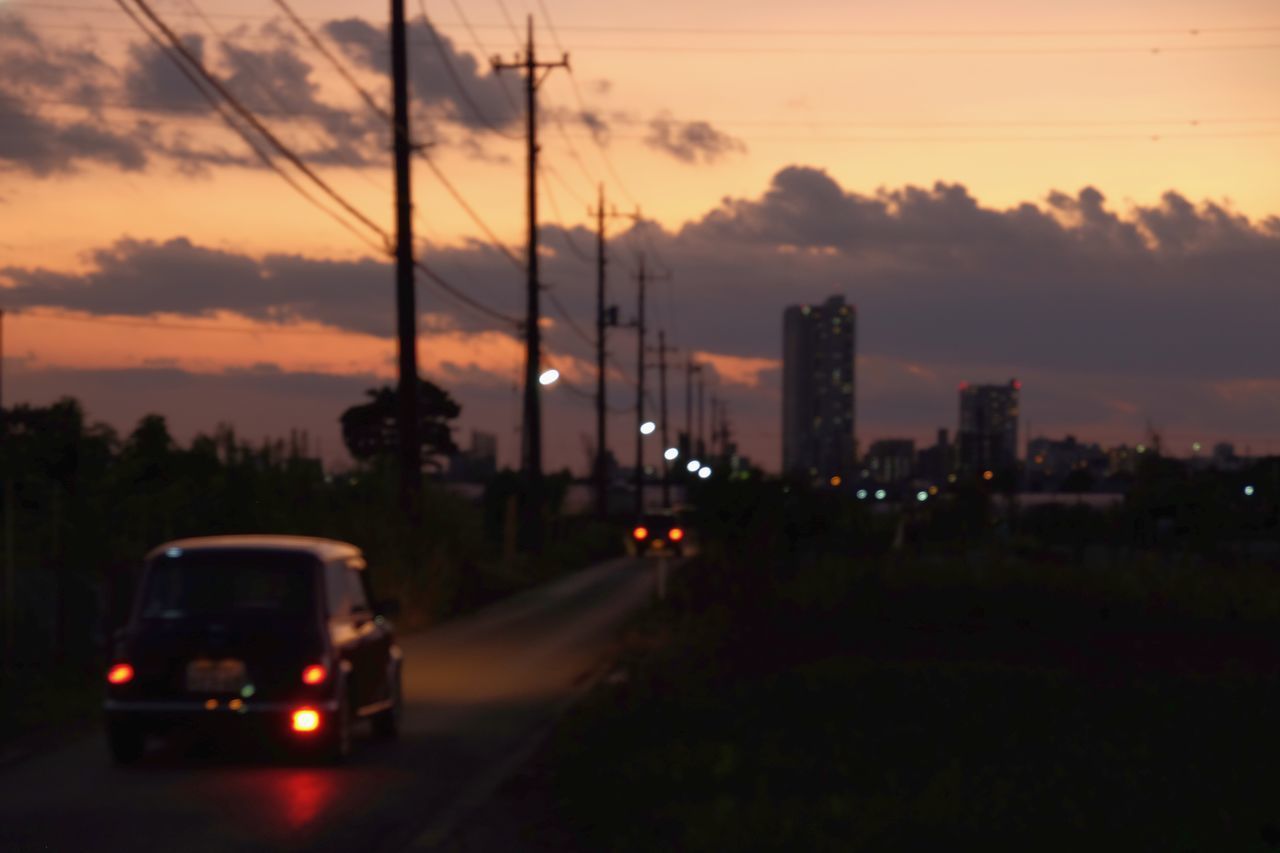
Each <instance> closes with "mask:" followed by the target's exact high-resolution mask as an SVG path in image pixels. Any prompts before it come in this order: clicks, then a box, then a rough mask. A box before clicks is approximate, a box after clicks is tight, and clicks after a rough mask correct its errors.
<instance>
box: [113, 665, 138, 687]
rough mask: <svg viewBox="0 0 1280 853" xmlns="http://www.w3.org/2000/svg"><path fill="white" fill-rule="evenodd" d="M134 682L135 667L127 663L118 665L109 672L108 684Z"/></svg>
mask: <svg viewBox="0 0 1280 853" xmlns="http://www.w3.org/2000/svg"><path fill="white" fill-rule="evenodd" d="M130 681H133V667H131V666H129V664H127V663H118V664H116V665H115V666H113V667H111V669H109V670H107V682H108V683H110V684H128V683H129V682H130Z"/></svg>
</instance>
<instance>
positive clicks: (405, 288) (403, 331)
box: [391, 0, 422, 524]
mask: <svg viewBox="0 0 1280 853" xmlns="http://www.w3.org/2000/svg"><path fill="white" fill-rule="evenodd" d="M391 82H392V87H391V88H392V101H393V105H392V106H393V113H394V114H393V116H392V121H393V123H394V128H393V130H394V136H395V172H396V340H397V356H398V360H397V364H398V381H397V384H396V396H397V397H398V398H399V411H398V413H397V414H398V417H397V420H398V424H397V426H398V437H399V441H400V506H401V508H402V510H403V511H404V513H405V514H406V515H407V516H408V517H409V519H410V522H411V523H413V524H416V523H417V522H418V510H419V499H420V497H421V494H422V451H421V449H420V448H421V445H420V443H419V441H418V314H417V307H416V305H415V301H416V300H415V294H414V289H413V201H412V198H411V196H410V183H409V153H410V148H411V142H410V139H409V70H408V59H407V52H406V48H405V21H404V0H391Z"/></svg>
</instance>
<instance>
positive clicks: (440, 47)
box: [277, 0, 524, 140]
mask: <svg viewBox="0 0 1280 853" xmlns="http://www.w3.org/2000/svg"><path fill="white" fill-rule="evenodd" d="M277 2H281V0H277ZM418 6H419V8H421V10H422V20H423V23H425V24H426V25H427V30H428V31H429V32H430V33H431V40H432V41H433V42H434V43H435V46H436V52H437V53H439V54H440V58H441V59H442V60H444V67H445V70H446V71H447V72H448V73H449V79H451V80H452V81H453V85H454V88H456V89H457V90H458V94H459V95H461V96H462V99H463V100H464V101H466V102H467V106H469V107H470V108H471V112H472V113H474V114H475V117H476V118H478V119H479V120H480V123H481V124H483V125H484V126H485V127H487V128H489V130H491V131H492V132H493V133H496V134H497V135H498V136H501V137H502V138H504V139H517V140H519V139H523V138H524V137H523V136H521V135H520V134H518V133H511V132H510V131H506V130H503V129H502V128H500V127H498V126H497V125H496V124H494V123H493V121H492V120H490V118H489V116H487V115H486V114H485V112H484V110H482V109H480V105H479V104H477V103H476V102H475V100H474V99H473V98H472V97H471V93H470V92H469V91H467V87H466V84H465V83H463V82H462V77H460V76H459V75H458V69H457V68H455V67H454V65H453V57H451V56H450V55H449V51H447V50H446V49H445V46H444V42H442V41H441V40H440V34H439V33H438V32H436V28H435V27H434V26H433V25H432V23H431V19H430V18H429V17H427V4H426V2H425V0H418ZM503 91H506V90H505V89H504V90H503Z"/></svg>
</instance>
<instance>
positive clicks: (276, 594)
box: [142, 550, 318, 619]
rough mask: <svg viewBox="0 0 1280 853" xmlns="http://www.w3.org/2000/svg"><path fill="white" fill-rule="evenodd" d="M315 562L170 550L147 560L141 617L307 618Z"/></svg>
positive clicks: (274, 554)
mask: <svg viewBox="0 0 1280 853" xmlns="http://www.w3.org/2000/svg"><path fill="white" fill-rule="evenodd" d="M317 567H318V563H317V561H316V560H315V559H314V558H312V557H310V556H308V555H306V554H294V553H288V552H280V551H230V550H228V551H176V552H172V553H166V554H163V555H161V556H159V557H157V558H155V559H154V560H153V561H152V563H151V569H150V571H148V572H147V580H146V586H145V588H144V589H143V594H142V618H144V619H190V618H204V617H219V618H226V617H254V616H261V617H269V618H274V619H280V618H287V619H293V618H306V617H309V616H313V615H314V614H315V612H316V609H315V594H316V570H317Z"/></svg>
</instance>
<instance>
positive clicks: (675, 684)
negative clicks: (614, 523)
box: [545, 484, 1280, 850]
mask: <svg viewBox="0 0 1280 853" xmlns="http://www.w3.org/2000/svg"><path fill="white" fill-rule="evenodd" d="M736 491H737V494H730V493H727V492H726V493H722V494H719V495H717V500H716V502H715V504H714V506H716V507H717V509H716V510H715V511H712V512H708V513H706V514H705V516H704V519H703V524H704V538H707V539H709V542H708V546H707V548H706V549H705V551H704V554H703V555H702V556H701V557H700V558H698V559H697V560H695V561H694V562H693V563H692V564H691V565H689V566H687V567H686V568H685V569H684V570H682V571H681V572H680V573H678V574H677V575H676V576H675V577H674V578H673V580H672V584H671V588H670V595H669V597H668V599H667V600H666V601H665V602H663V603H662V604H661V605H660V606H658V607H655V608H654V609H653V610H652V611H651V612H649V613H647V614H645V615H644V616H643V618H641V619H640V620H639V621H638V622H637V623H636V624H635V625H634V626H633V628H632V630H631V633H630V637H629V639H628V642H627V643H626V644H625V647H626V648H627V649H628V651H627V652H626V653H624V655H623V657H622V659H621V661H620V663H619V671H618V673H617V674H616V675H615V677H613V678H611V679H608V680H606V682H605V684H604V685H602V686H601V687H600V688H599V689H597V690H596V691H595V692H594V693H593V695H592V696H591V697H590V698H589V699H588V701H587V702H585V703H584V704H583V705H581V706H579V708H578V709H576V710H575V711H574V712H573V713H571V715H570V716H569V717H568V718H567V719H566V721H565V722H564V723H563V724H562V726H561V727H560V730H559V731H558V733H557V736H556V738H555V740H554V743H553V744H552V746H551V748H550V749H549V751H548V753H547V756H546V758H545V760H546V761H547V763H548V764H549V767H550V769H549V771H548V773H549V778H550V787H551V789H552V790H553V792H554V793H553V796H554V799H553V802H552V803H550V804H549V807H550V808H554V810H555V812H556V814H557V820H556V826H555V829H556V830H557V831H558V832H559V833H560V834H561V836H567V837H568V838H570V839H571V841H572V843H569V844H566V843H561V844H560V848H561V849H573V848H575V847H576V848H577V849H582V850H649V849H654V848H667V849H682V850H726V849H732V850H827V849H832V850H834V849H840V850H859V849H865V850H880V849H927V848H943V847H945V848H947V849H951V848H955V847H964V848H969V847H974V848H981V849H993V848H994V849H1037V850H1075V849H1080V848H1082V847H1084V846H1086V845H1096V844H1097V843H1098V842H1102V843H1103V845H1104V846H1106V847H1108V848H1116V849H1177V850H1209V849H1214V850H1217V849H1232V850H1237V849H1239V850H1249V849H1259V850H1262V849H1272V845H1275V844H1280V818H1277V816H1276V813H1275V809H1274V794H1275V791H1276V786H1275V782H1274V769H1273V768H1274V767H1275V765H1276V762H1277V760H1278V759H1280V747H1277V743H1276V740H1275V738H1274V735H1273V729H1274V709H1275V708H1276V707H1277V704H1278V702H1280V680H1278V679H1277V675H1280V665H1278V664H1277V661H1278V660H1280V655H1278V653H1280V630H1277V629H1280V578H1277V577H1276V575H1275V566H1274V562H1273V561H1270V560H1266V559H1259V558H1249V557H1247V556H1241V555H1240V554H1239V553H1237V552H1233V551H1231V550H1229V549H1228V550H1221V549H1217V548H1215V547H1213V543H1207V542H1199V541H1198V540H1197V538H1196V537H1195V536H1194V535H1192V532H1191V531H1189V530H1183V531H1182V532H1181V533H1179V531H1178V529H1177V526H1176V525H1175V526H1174V527H1173V528H1171V529H1170V531H1169V534H1170V536H1172V537H1174V543H1175V545H1176V547H1172V548H1165V547H1163V546H1161V545H1160V544H1159V543H1157V544H1156V545H1153V546H1149V547H1139V545H1140V540H1141V539H1142V537H1143V536H1144V535H1145V533H1144V526H1143V524H1141V523H1138V524H1137V525H1136V526H1135V524H1134V522H1135V521H1139V522H1140V521H1141V520H1142V519H1143V518H1144V517H1146V516H1145V513H1147V512H1149V511H1151V507H1152V506H1158V507H1163V506H1165V505H1166V504H1165V501H1166V500H1167V498H1165V497H1158V498H1155V499H1154V500H1153V501H1152V502H1151V503H1149V504H1148V503H1143V502H1141V501H1139V500H1135V501H1132V502H1131V503H1130V504H1129V505H1126V506H1125V507H1122V508H1120V509H1118V510H1116V511H1115V512H1114V513H1104V512H1099V511H1095V510H1089V509H1087V508H1084V507H1067V508H1062V509H1064V510H1066V512H1065V513H1063V514H1062V516H1061V517H1058V516H1056V515H1055V514H1054V513H1052V512H1046V513H1042V514H1039V515H1034V516H1029V517H1024V518H1023V519H1022V520H1021V522H1020V524H1019V525H1018V526H1017V527H1016V528H1015V529H1014V530H1008V529H1004V530H1002V529H1001V528H1000V526H999V525H998V524H991V523H990V519H989V517H988V516H987V515H986V513H985V511H984V509H983V506H982V502H981V501H969V502H965V501H955V502H952V503H950V504H939V505H938V506H939V507H942V508H943V509H942V510H940V511H939V512H940V514H939V515H937V516H934V517H927V516H924V515H919V516H917V517H916V518H914V519H913V520H912V521H911V523H910V524H908V525H906V526H905V527H904V528H902V530H905V532H900V529H899V525H900V524H901V523H902V521H903V516H901V515H899V514H894V513H887V514H882V515H880V514H875V513H872V512H869V511H867V510H866V505H865V504H861V505H860V504H858V503H851V502H848V501H842V500H841V499H839V498H838V497H836V496H833V495H830V494H827V495H822V494H805V493H802V492H799V491H797V490H795V489H792V490H791V491H787V492H784V491H783V490H782V489H781V488H776V489H775V488H773V487H771V486H769V485H768V484H753V485H749V486H738V487H736ZM1165 494H1168V493H1167V492H1166V493H1165ZM710 505H711V504H704V506H710ZM1160 511H1163V510H1160ZM1266 521H1267V517H1266V516H1265V513H1264V516H1263V517H1261V518H1255V517H1250V518H1244V519H1241V518H1237V519H1235V520H1234V521H1231V522H1227V521H1222V522H1221V523H1222V524H1223V525H1224V527H1223V528H1222V529H1224V530H1228V531H1229V536H1232V537H1240V536H1244V535H1246V534H1249V535H1254V536H1261V537H1263V538H1266V537H1270V539H1269V541H1272V542H1274V541H1275V536H1276V528H1275V526H1274V524H1272V525H1271V526H1270V527H1267V526H1266V524H1265V523H1266ZM1260 523H1261V524H1262V525H1263V526H1262V527H1258V526H1257V525H1258V524H1260ZM1225 525H1230V526H1229V527H1228V526H1225ZM966 530H967V534H966V533H965V532H964V531H966ZM944 531H945V532H947V533H948V535H949V536H951V537H952V538H949V539H947V540H945V541H938V537H939V536H940V535H941V533H942V532H944ZM957 531H959V532H960V534H959V535H953V534H956V532H957ZM1068 531H1070V532H1068ZM1121 533H1124V534H1125V535H1124V536H1123V537H1121V536H1120V534H1121ZM966 536H967V538H966ZM1064 539H1068V540H1071V545H1072V547H1071V548H1069V549H1067V550H1065V551H1064V550H1061V549H1059V548H1058V547H1057V545H1058V544H1059V542H1061V541H1063V540H1064ZM1135 540H1137V541H1135ZM1077 542H1079V543H1083V547H1082V548H1081V549H1080V550H1079V551H1077V550H1076V548H1075V545H1076V543H1077ZM1201 545H1202V546H1203V548H1202V549H1201V550H1197V549H1196V548H1195V547H1192V546H1201ZM1097 548H1101V549H1102V550H1101V551H1095V550H1094V549H1097ZM1098 554H1101V556H1098ZM602 768H608V774H609V784H608V785H601V784H600V778H601V772H602ZM620 791H624V792H626V795H625V796H619V794H618V792H620ZM637 815H640V816H642V818H641V819H639V820H638V819H637V817H636V816H637Z"/></svg>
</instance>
